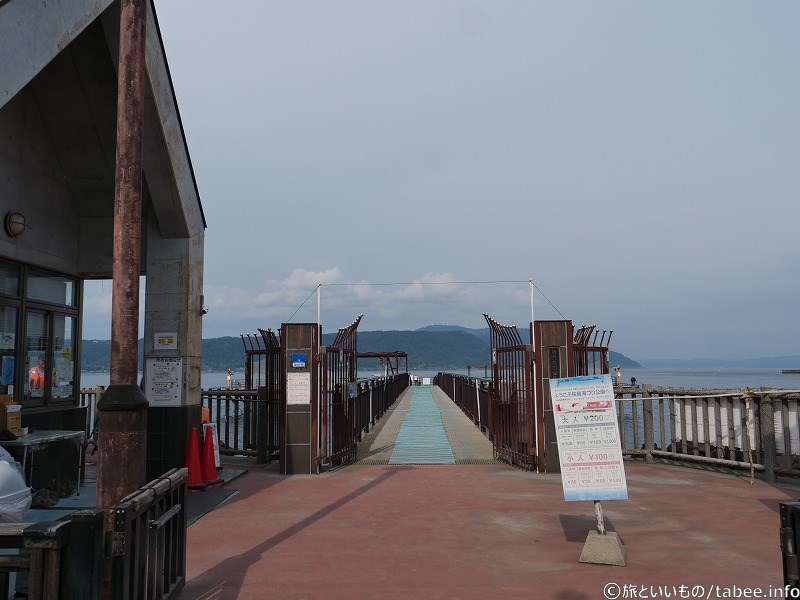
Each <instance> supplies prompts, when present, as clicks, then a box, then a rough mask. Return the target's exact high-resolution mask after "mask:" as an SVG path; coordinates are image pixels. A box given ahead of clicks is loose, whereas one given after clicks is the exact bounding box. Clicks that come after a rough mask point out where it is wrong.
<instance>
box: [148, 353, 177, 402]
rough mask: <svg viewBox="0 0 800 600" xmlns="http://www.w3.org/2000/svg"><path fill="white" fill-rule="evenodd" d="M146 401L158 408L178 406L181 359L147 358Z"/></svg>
mask: <svg viewBox="0 0 800 600" xmlns="http://www.w3.org/2000/svg"><path fill="white" fill-rule="evenodd" d="M145 370H146V373H147V387H146V388H145V389H146V390H147V399H148V400H149V401H150V402H152V403H153V404H158V405H159V406H180V405H181V391H182V389H183V385H182V383H183V359H182V358H181V357H172V356H170V357H163V358H148V359H147V361H146V366H145Z"/></svg>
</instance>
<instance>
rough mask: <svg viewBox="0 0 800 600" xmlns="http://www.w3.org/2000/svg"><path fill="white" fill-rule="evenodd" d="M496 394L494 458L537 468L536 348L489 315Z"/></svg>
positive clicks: (492, 408) (492, 399)
mask: <svg viewBox="0 0 800 600" xmlns="http://www.w3.org/2000/svg"><path fill="white" fill-rule="evenodd" d="M483 316H484V317H485V318H486V322H487V323H488V324H489V338H490V344H491V348H492V384H493V385H492V388H493V389H492V392H491V393H490V400H489V411H490V414H491V419H490V422H491V424H492V425H491V428H492V431H491V434H492V443H493V444H494V456H495V458H499V459H501V460H504V461H507V462H509V463H511V464H512V465H516V466H519V467H522V468H525V469H531V468H534V467H535V466H536V440H535V433H534V422H535V415H534V402H533V395H534V392H533V360H534V354H533V344H525V343H524V342H523V341H522V337H521V336H520V334H519V332H518V331H517V328H516V326H514V325H501V324H500V323H498V322H497V321H495V320H494V319H492V318H491V317H490V316H489V315H487V314H484V315H483Z"/></svg>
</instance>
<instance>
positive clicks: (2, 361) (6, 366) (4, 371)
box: [0, 306, 17, 396]
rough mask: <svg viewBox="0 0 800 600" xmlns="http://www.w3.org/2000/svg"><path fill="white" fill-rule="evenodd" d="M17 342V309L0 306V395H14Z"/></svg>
mask: <svg viewBox="0 0 800 600" xmlns="http://www.w3.org/2000/svg"><path fill="white" fill-rule="evenodd" d="M16 342H17V309H16V308H13V307H11V306H0V394H10V395H12V396H13V395H14V345H15V344H16Z"/></svg>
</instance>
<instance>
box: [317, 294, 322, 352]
mask: <svg viewBox="0 0 800 600" xmlns="http://www.w3.org/2000/svg"><path fill="white" fill-rule="evenodd" d="M321 308H322V284H321V283H318V284H317V329H318V330H319V329H321V327H322V321H320V309H321ZM320 339H322V338H320Z"/></svg>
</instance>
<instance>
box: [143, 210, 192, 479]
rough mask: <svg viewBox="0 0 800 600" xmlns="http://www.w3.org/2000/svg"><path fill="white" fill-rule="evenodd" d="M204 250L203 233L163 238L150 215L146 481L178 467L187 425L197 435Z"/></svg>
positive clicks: (182, 459)
mask: <svg viewBox="0 0 800 600" xmlns="http://www.w3.org/2000/svg"><path fill="white" fill-rule="evenodd" d="M203 253H204V233H203V232H200V233H198V234H196V235H194V236H192V237H188V238H172V239H164V238H162V237H161V235H160V231H159V227H158V225H157V223H156V222H155V217H154V216H153V215H152V214H151V215H150V217H149V227H148V235H147V280H146V283H145V318H144V352H143V354H144V365H143V367H144V369H143V370H144V373H143V375H144V392H145V395H146V396H147V399H148V402H149V403H150V409H149V414H148V426H147V477H148V479H152V478H154V477H157V476H159V475H161V474H162V473H164V472H165V471H167V470H169V469H171V468H174V467H182V466H183V464H184V460H185V456H186V448H187V445H188V440H189V433H190V431H191V428H192V427H197V428H198V434H200V433H201V430H200V408H201V401H200V393H201V382H200V373H201V370H202V357H203V347H202V342H203V327H202V319H203Z"/></svg>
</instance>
